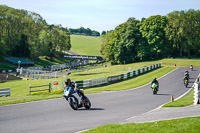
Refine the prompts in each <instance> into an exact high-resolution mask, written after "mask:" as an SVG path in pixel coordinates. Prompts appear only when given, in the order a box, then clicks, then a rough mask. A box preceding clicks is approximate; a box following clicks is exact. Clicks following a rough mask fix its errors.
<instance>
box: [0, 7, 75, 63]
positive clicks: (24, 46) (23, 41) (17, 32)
mask: <svg viewBox="0 0 200 133" xmlns="http://www.w3.org/2000/svg"><path fill="white" fill-rule="evenodd" d="M70 48H71V44H70V36H69V32H68V30H67V28H63V27H62V26H61V25H58V26H55V25H48V24H47V23H46V21H45V20H44V19H43V18H42V17H41V16H40V15H39V14H37V13H34V12H29V11H26V10H18V9H13V8H11V7H7V6H3V5H0V53H1V54H0V57H3V56H15V57H30V58H32V59H37V58H38V57H39V56H41V55H49V54H51V53H54V52H55V51H56V50H69V49H70Z"/></svg>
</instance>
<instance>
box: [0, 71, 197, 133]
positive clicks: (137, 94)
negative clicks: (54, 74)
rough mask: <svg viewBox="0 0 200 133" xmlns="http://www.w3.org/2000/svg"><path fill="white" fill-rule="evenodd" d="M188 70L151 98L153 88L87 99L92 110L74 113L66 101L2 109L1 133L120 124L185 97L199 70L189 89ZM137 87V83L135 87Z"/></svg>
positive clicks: (54, 132)
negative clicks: (186, 84)
mask: <svg viewBox="0 0 200 133" xmlns="http://www.w3.org/2000/svg"><path fill="white" fill-rule="evenodd" d="M185 70H189V69H188V68H178V69H176V70H175V71H173V72H172V73H170V74H168V75H166V76H164V77H162V78H161V79H159V80H158V81H159V83H160V89H159V92H158V94H157V95H153V94H152V90H151V89H150V85H149V84H147V85H145V86H143V87H140V88H137V89H132V90H126V91H117V92H106V93H101V94H90V95H87V96H88V97H89V99H90V101H91V103H92V108H91V109H90V110H85V109H84V108H82V109H80V110H78V111H74V110H72V109H71V108H70V106H69V104H68V103H67V102H66V100H65V99H63V98H58V99H52V100H43V101H37V102H30V103H22V104H15V105H7V106H0V133H70V132H72V133H73V132H78V131H81V130H86V129H90V128H95V127H97V126H101V125H104V124H114V123H120V122H122V121H124V120H126V119H128V118H130V117H133V116H137V115H140V114H143V113H145V112H148V111H150V110H153V109H155V108H157V107H159V106H160V105H162V104H164V103H166V102H169V101H170V100H171V95H173V96H174V98H177V97H179V96H181V95H182V94H184V93H185V92H186V91H187V90H188V89H189V88H191V86H192V85H193V83H194V81H195V80H196V78H197V76H198V74H199V73H200V68H194V70H193V71H190V70H189V72H190V83H189V86H188V88H185V87H184V85H183V75H184V72H185ZM133 84H134V83H133Z"/></svg>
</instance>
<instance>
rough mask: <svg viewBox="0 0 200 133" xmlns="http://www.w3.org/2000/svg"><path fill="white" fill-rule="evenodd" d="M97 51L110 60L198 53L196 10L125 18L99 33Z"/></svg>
mask: <svg viewBox="0 0 200 133" xmlns="http://www.w3.org/2000/svg"><path fill="white" fill-rule="evenodd" d="M101 53H102V55H103V58H104V59H106V60H107V61H110V62H111V63H112V64H124V63H131V62H135V61H142V60H153V59H160V58H165V57H188V58H191V57H199V56H200V11H199V10H193V9H190V10H188V11H174V12H171V13H169V14H167V16H161V15H156V16H150V17H149V18H142V20H141V21H139V20H136V19H135V18H129V19H128V20H127V21H126V22H125V23H123V24H120V25H119V26H117V27H116V28H115V29H114V30H112V31H109V32H107V33H106V34H105V35H102V47H101Z"/></svg>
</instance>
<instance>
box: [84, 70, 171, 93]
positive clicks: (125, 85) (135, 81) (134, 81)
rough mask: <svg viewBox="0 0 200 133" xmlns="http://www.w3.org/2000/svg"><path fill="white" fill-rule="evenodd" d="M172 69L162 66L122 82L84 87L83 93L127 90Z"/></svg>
mask: <svg viewBox="0 0 200 133" xmlns="http://www.w3.org/2000/svg"><path fill="white" fill-rule="evenodd" d="M174 69H175V68H174V67H162V68H159V69H156V70H154V71H152V72H149V73H146V74H143V75H140V76H137V77H135V78H131V79H129V80H125V81H122V82H118V83H114V84H109V85H105V86H100V87H95V88H89V89H86V90H85V93H100V92H103V91H119V90H127V89H131V88H136V87H139V86H142V85H145V84H147V83H149V82H151V81H152V79H153V78H155V77H156V78H159V77H161V76H163V75H165V74H167V73H169V72H170V71H172V70H174Z"/></svg>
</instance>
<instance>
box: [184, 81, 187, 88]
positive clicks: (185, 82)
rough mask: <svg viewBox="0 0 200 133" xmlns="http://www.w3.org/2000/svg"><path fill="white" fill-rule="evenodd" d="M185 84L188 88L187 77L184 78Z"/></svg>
mask: <svg viewBox="0 0 200 133" xmlns="http://www.w3.org/2000/svg"><path fill="white" fill-rule="evenodd" d="M184 85H185V87H186V88H187V86H188V80H187V79H184Z"/></svg>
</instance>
